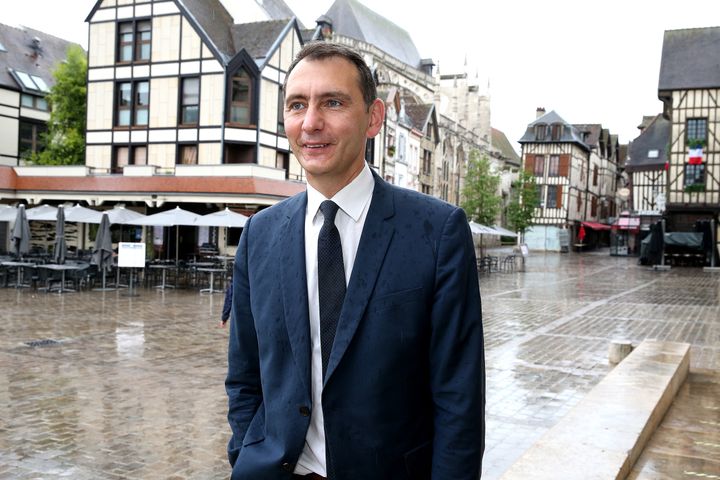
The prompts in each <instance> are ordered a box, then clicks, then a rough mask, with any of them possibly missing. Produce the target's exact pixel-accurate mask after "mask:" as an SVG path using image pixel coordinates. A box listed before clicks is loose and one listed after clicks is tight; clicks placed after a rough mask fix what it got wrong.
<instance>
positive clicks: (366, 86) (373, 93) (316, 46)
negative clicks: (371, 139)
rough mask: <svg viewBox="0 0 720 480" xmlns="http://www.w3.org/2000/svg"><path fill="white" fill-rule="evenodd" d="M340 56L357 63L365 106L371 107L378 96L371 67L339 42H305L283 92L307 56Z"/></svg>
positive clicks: (321, 58)
mask: <svg viewBox="0 0 720 480" xmlns="http://www.w3.org/2000/svg"><path fill="white" fill-rule="evenodd" d="M333 57H340V58H344V59H345V60H347V61H348V62H350V63H352V64H353V65H355V69H356V70H357V72H358V80H359V83H360V91H361V92H362V96H363V101H364V102H365V106H366V107H367V108H370V106H371V105H372V103H373V102H374V101H375V99H376V98H377V89H376V88H375V79H374V78H373V74H372V72H371V71H370V68H369V67H368V66H367V64H366V63H365V60H364V59H363V57H362V56H360V54H359V53H358V52H356V51H355V50H353V49H351V48H350V47H346V46H345V45H340V44H339V43H332V42H323V41H316V42H310V43H307V44H305V46H304V47H303V48H302V50H300V52H298V54H297V55H296V56H295V59H294V60H293V62H292V63H291V64H290V68H288V72H287V74H286V75H285V82H283V92H285V91H286V88H287V79H288V77H289V76H290V73H291V72H292V71H293V69H294V68H295V67H296V66H297V64H298V63H300V61H301V60H303V59H305V58H307V59H308V60H324V59H326V58H333Z"/></svg>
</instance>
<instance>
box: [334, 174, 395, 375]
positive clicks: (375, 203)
mask: <svg viewBox="0 0 720 480" xmlns="http://www.w3.org/2000/svg"><path fill="white" fill-rule="evenodd" d="M373 176H374V177H375V189H374V191H373V197H372V200H371V203H370V209H369V210H368V214H367V217H366V218H365V226H364V227H363V232H362V236H361V237H360V244H359V245H358V250H357V254H356V255H355V263H354V266H353V271H352V274H351V276H350V283H349V284H348V289H347V294H346V296H345V303H344V304H343V308H342V311H341V312H340V320H339V322H338V327H337V332H336V333H335V343H334V344H333V350H332V352H331V354H330V359H329V360H328V367H327V372H326V374H325V383H326V384H327V382H328V379H329V378H330V377H331V376H332V373H333V371H334V370H335V368H336V367H337V364H338V363H339V362H340V359H341V358H342V356H343V355H344V354H345V351H346V350H347V348H348V345H350V341H351V340H352V337H353V335H355V331H356V330H357V327H358V324H359V323H360V319H361V318H362V316H363V314H364V313H365V307H366V306H367V303H368V300H369V299H370V295H372V292H373V290H374V288H375V283H376V281H377V277H378V273H379V272H380V267H381V266H382V263H383V260H384V259H385V253H386V252H387V249H388V246H389V245H390V239H391V238H392V236H393V233H394V231H395V229H394V227H393V225H392V223H391V222H388V221H386V220H387V219H388V218H390V217H392V216H393V214H394V212H395V207H394V204H393V196H392V191H391V190H390V188H389V187H388V185H387V184H386V183H385V182H384V181H383V180H381V179H380V177H378V176H377V175H376V174H375V173H374V172H373Z"/></svg>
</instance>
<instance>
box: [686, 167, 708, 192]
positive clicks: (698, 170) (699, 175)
mask: <svg viewBox="0 0 720 480" xmlns="http://www.w3.org/2000/svg"><path fill="white" fill-rule="evenodd" d="M689 171H692V176H691V175H689ZM693 177H694V178H693ZM688 178H693V181H692V182H688ZM694 185H703V186H704V185H705V163H698V164H690V163H686V164H685V167H684V168H683V187H685V188H686V187H690V186H694Z"/></svg>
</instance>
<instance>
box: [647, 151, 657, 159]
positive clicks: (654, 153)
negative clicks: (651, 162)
mask: <svg viewBox="0 0 720 480" xmlns="http://www.w3.org/2000/svg"><path fill="white" fill-rule="evenodd" d="M647 156H648V158H658V157H659V156H660V151H659V150H648V153H647Z"/></svg>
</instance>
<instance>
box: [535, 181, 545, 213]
mask: <svg viewBox="0 0 720 480" xmlns="http://www.w3.org/2000/svg"><path fill="white" fill-rule="evenodd" d="M535 194H536V195H537V201H538V207H540V208H542V207H544V206H545V199H544V198H543V186H542V185H535Z"/></svg>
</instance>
